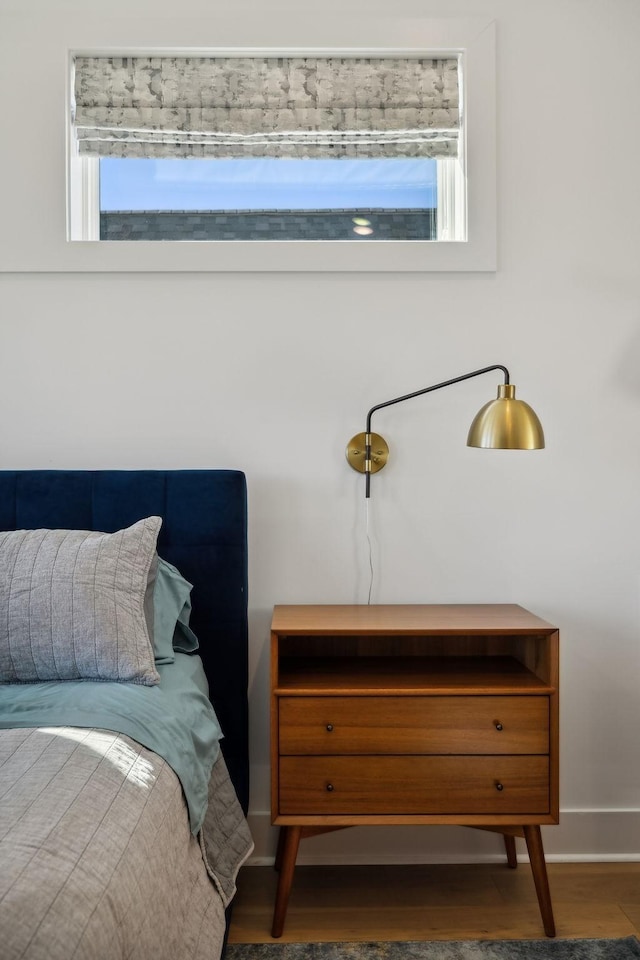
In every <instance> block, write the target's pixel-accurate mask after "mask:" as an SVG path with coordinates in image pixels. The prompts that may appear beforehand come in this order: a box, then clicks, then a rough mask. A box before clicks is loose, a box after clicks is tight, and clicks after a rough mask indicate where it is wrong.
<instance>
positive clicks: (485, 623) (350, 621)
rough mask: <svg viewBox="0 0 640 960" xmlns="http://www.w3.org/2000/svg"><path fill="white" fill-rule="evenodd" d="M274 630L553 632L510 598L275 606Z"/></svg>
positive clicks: (397, 632)
mask: <svg viewBox="0 0 640 960" xmlns="http://www.w3.org/2000/svg"><path fill="white" fill-rule="evenodd" d="M271 629H272V630H273V631H274V632H275V633H279V634H285V635H286V634H289V635H291V634H296V633H298V634H306V635H311V634H323V633H333V634H336V635H338V634H344V635H348V634H351V633H355V634H358V633H362V632H363V631H366V633H369V634H373V633H380V634H385V633H392V634H401V633H405V634H409V635H410V634H419V635H424V634H429V633H434V634H450V635H453V634H466V633H473V634H480V633H487V634H494V633H510V634H514V633H522V634H527V633H531V632H534V633H554V632H555V631H556V630H557V627H554V626H553V625H552V624H550V623H548V622H547V621H546V620H541V619H540V617H537V616H535V614H533V613H530V612H529V611H528V610H525V609H524V607H521V606H519V605H518V604H515V603H478V604H476V603H469V604H467V603H460V604H458V603H456V604H404V603H398V604H371V605H368V604H293V605H277V606H275V607H274V610H273V620H272V622H271Z"/></svg>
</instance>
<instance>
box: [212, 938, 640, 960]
mask: <svg viewBox="0 0 640 960" xmlns="http://www.w3.org/2000/svg"><path fill="white" fill-rule="evenodd" d="M638 958H640V940H638V939H637V938H636V937H624V938H622V939H614V940H460V941H452V940H446V941H433V940H432V941H425V942H422V941H407V942H400V941H396V942H393V943H385V942H379V943H230V944H229V945H228V946H227V951H226V955H225V960H638Z"/></svg>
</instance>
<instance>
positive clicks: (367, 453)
mask: <svg viewBox="0 0 640 960" xmlns="http://www.w3.org/2000/svg"><path fill="white" fill-rule="evenodd" d="M492 370H502V372H503V374H504V382H505V383H509V382H510V378H509V371H508V370H507V368H506V367H504V366H503V365H502V364H501V363H494V364H492V366H490V367H482V369H480V370H472V371H471V373H463V374H462V376H461V377H453V379H452V380H443V381H442V383H434V384H433V386H431V387H423V389H422V390H414V392H413V393H405V394H404V396H402V397H394V399H393V400H385V401H384V403H377V404H376V405H375V407H371V410H369V412H368V414H367V425H366V427H365V431H364V432H365V449H364V470H365V497H366V498H367V499H369V497H370V490H371V417H372V416H373V414H374V413H375V412H376V410H382V408H383V407H390V406H392V405H393V404H394V403H402V401H403V400H412V399H413V397H421V396H422V395H423V394H424V393H432V392H433V391H434V390H441V389H442V387H450V386H451V385H452V384H454V383H461V382H462V381H463V380H470V379H471V378H472V377H479V376H480V375H481V374H483V373H490V372H491V371H492Z"/></svg>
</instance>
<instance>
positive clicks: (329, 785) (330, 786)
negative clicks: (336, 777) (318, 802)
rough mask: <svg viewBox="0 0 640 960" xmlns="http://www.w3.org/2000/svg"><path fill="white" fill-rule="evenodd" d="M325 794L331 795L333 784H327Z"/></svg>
mask: <svg viewBox="0 0 640 960" xmlns="http://www.w3.org/2000/svg"><path fill="white" fill-rule="evenodd" d="M327 793H333V784H332V783H328V784H327Z"/></svg>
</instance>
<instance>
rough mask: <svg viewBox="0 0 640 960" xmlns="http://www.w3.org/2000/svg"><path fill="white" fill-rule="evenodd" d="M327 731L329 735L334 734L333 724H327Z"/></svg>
mask: <svg viewBox="0 0 640 960" xmlns="http://www.w3.org/2000/svg"><path fill="white" fill-rule="evenodd" d="M327 731H328V733H332V732H333V724H332V723H328V724H327Z"/></svg>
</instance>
